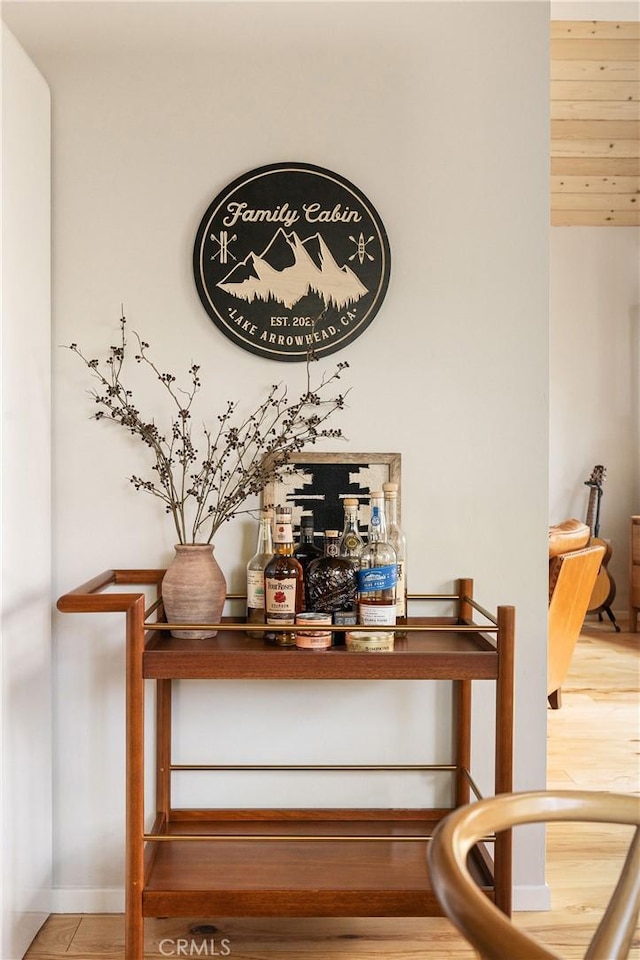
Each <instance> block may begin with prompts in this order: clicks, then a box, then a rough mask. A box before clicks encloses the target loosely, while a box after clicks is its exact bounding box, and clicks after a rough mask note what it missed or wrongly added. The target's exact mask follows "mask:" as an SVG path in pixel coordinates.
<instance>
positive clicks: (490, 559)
mask: <svg viewBox="0 0 640 960" xmlns="http://www.w3.org/2000/svg"><path fill="white" fill-rule="evenodd" d="M18 6H20V5H18ZM24 6H25V5H23V7H24ZM45 6H46V7H49V8H51V7H56V6H57V5H56V4H47V5H45ZM66 6H67V7H68V8H73V7H75V6H79V7H81V8H84V9H82V10H81V12H80V14H79V16H81V17H82V18H83V19H82V23H83V26H84V29H85V30H88V34H87V33H86V32H85V34H83V36H84V39H85V42H83V43H75V44H73V43H71V42H70V40H69V38H71V39H72V40H73V38H74V37H75V36H76V34H74V31H73V25H70V29H68V30H66V31H65V34H64V39H61V41H60V46H58V47H57V46H56V45H55V44H54V45H53V47H52V46H51V40H50V37H51V35H50V34H49V33H48V32H47V29H46V27H47V26H48V24H47V22H46V21H42V20H41V21H40V29H39V31H37V36H35V37H34V41H33V43H34V46H33V50H35V51H36V53H34V55H37V57H38V63H39V64H40V65H41V67H42V69H43V70H44V71H45V75H46V76H47V78H48V79H49V81H50V83H51V86H52V89H53V103H54V140H53V143H54V168H55V183H54V210H55V215H54V234H53V242H54V250H55V303H54V343H56V344H61V343H69V342H70V341H72V340H74V341H79V342H80V343H81V344H82V345H83V346H84V347H85V348H86V350H87V352H88V353H89V354H90V355H97V354H98V353H99V352H100V351H103V350H104V348H105V346H107V345H109V344H110V343H112V342H113V337H114V336H115V333H116V327H117V316H118V310H119V305H120V302H121V301H124V303H125V305H126V310H127V314H128V316H129V318H130V324H131V326H132V327H133V328H134V329H138V330H140V331H141V332H142V333H143V334H144V336H145V337H146V339H148V340H150V341H151V343H152V346H153V349H154V352H155V355H156V356H157V357H158V358H159V362H160V365H161V366H162V367H163V368H165V367H166V368H167V369H176V370H180V369H182V370H184V369H186V367H187V366H188V364H189V363H190V362H191V361H192V360H196V361H197V362H199V363H200V364H201V365H202V373H203V378H204V380H205V381H206V383H207V384H208V389H209V390H210V396H211V409H212V410H216V409H218V408H219V407H220V406H221V404H223V403H224V401H225V400H226V398H227V397H240V398H244V397H246V401H247V405H248V406H249V405H252V403H253V401H254V400H255V399H256V398H259V397H260V396H261V395H262V392H263V390H264V388H265V387H266V386H267V385H268V384H270V383H271V382H272V381H273V380H274V378H286V379H287V381H289V382H291V383H292V385H293V386H292V389H296V386H297V385H299V384H300V382H301V377H302V374H303V371H302V369H301V368H300V367H299V366H297V367H295V368H293V367H292V366H291V365H287V364H280V365H275V364H274V363H272V362H270V361H266V360H263V359H261V358H257V357H253V356H251V355H249V354H247V353H244V352H242V351H240V350H239V349H238V348H237V347H235V346H233V345H232V344H231V343H229V342H228V341H227V340H225V339H224V338H223V337H222V336H221V335H220V334H219V333H218V332H217V330H216V329H215V328H214V327H213V325H212V324H211V322H210V321H209V319H208V318H207V316H206V315H205V313H204V311H203V310H202V307H201V306H200V304H199V301H198V298H197V294H196V291H195V287H194V284H193V279H192V274H191V250H192V244H193V239H194V235H195V231H196V228H197V225H198V222H199V220H200V217H201V216H202V214H203V212H204V210H205V209H206V207H207V205H208V203H209V202H210V200H211V199H212V198H213V197H214V196H215V194H216V193H217V192H218V191H219V190H220V189H221V188H222V187H223V186H224V185H225V184H226V183H227V182H228V181H230V180H231V179H233V178H234V177H236V176H237V175H239V174H240V173H242V172H244V171H246V170H248V169H251V168H252V167H255V166H259V165H261V164H265V163H269V162H272V161H277V160H284V159H294V160H300V161H307V162H312V163H316V164H319V165H321V166H326V167H329V168H330V169H334V170H336V171H338V172H340V173H342V174H343V175H344V176H346V177H347V178H349V179H351V180H352V181H354V182H355V183H357V184H358V186H360V187H361V188H362V189H363V190H364V192H365V193H366V194H367V195H368V196H369V198H370V199H371V200H372V202H373V203H374V205H375V206H376V207H377V209H378V211H379V212H380V214H381V216H382V218H383V221H384V223H385V226H386V228H387V231H388V233H389V237H390V243H391V251H392V276H391V283H390V287H389V292H388V295H387V299H386V301H385V304H384V306H383V309H382V310H381V312H380V314H379V315H378V317H377V318H376V319H375V321H374V323H373V324H372V325H371V327H370V328H369V329H368V330H367V332H366V334H365V335H363V336H362V337H361V338H360V339H359V340H358V341H357V342H356V343H355V344H354V345H352V346H351V347H349V348H348V349H347V350H345V351H343V352H342V353H341V354H340V355H339V359H346V360H348V361H349V363H350V364H351V370H350V373H349V381H350V382H351V383H352V384H353V391H352V394H351V396H350V400H349V409H348V410H347V411H346V412H345V415H344V417H343V418H342V421H341V422H342V425H343V427H344V429H345V432H346V434H347V436H348V438H349V443H348V449H351V450H382V451H385V450H386V451H396V450H398V451H400V452H401V453H402V457H403V482H402V486H403V521H404V523H405V525H406V527H407V530H408V534H409V540H410V547H411V570H410V578H411V585H412V587H413V589H423V590H434V591H439V590H442V589H448V588H450V587H451V584H452V580H453V579H454V578H455V577H457V576H470V575H471V576H475V578H476V584H477V595H478V596H479V598H481V600H482V601H483V602H484V603H485V604H487V605H489V606H491V605H495V604H496V603H499V602H502V603H513V604H515V605H516V607H517V612H518V663H517V673H518V693H517V699H516V703H517V726H516V784H517V786H518V788H522V789H524V788H527V787H539V786H541V785H542V784H543V783H544V779H545V728H546V701H545V641H544V638H545V635H546V562H545V560H546V525H547V512H548V507H547V350H548V344H547V339H548V338H547V315H548V287H547V269H548V263H547V254H548V250H547V239H548V227H547V223H548V217H547V202H546V197H547V167H548V143H547V137H548V109H547V62H548V52H547V47H548V7H547V6H546V5H545V4H520V3H514V4H510V3H496V4H492V3H487V4H484V3H469V4H467V3H455V4H448V3H424V4H422V3H407V4H403V3H372V4H370V5H369V4H367V5H363V4H361V3H355V4H349V3H340V4H330V3H327V4H313V3H310V4H300V5H298V4H295V5H294V4H277V3H273V4H272V3H256V4H252V3H244V4H239V5H234V4H202V3H200V4H185V5H184V6H183V7H182V9H181V10H179V12H178V7H176V5H174V4H171V3H163V4H147V5H144V4H143V5H137V6H136V5H129V4H113V5H111V4H98V5H96V6H94V7H91V6H85V5H84V4H80V5H75V4H69V5H66ZM108 8H111V10H109V9H108ZM113 8H116V10H115V11H114V9H113ZM151 8H153V9H151ZM18 14H20V15H22V16H23V18H25V19H23V22H25V20H26V18H27V17H28V11H25V10H24V9H23V10H22V11H20V10H19V11H18ZM18 14H16V15H15V16H17V15H18ZM45 15H46V14H45V13H43V12H42V11H40V12H39V13H38V16H39V17H42V16H45ZM54 15H57V16H58V18H59V16H64V17H72V16H73V13H72V11H70V10H68V9H67V10H66V11H65V9H64V5H62V6H61V7H60V10H59V11H57V12H56V14H54ZM54 15H51V16H54ZM147 15H148V17H149V19H148V20H147V21H145V19H144V18H145V16H147ZM114 17H115V18H117V17H121V18H124V19H123V20H120V21H117V20H113V19H110V18H114ZM176 17H177V19H176ZM172 18H173V19H172ZM125 21H126V22H127V29H126V30H120V29H118V24H120V26H121V25H122V23H124V22H125ZM12 22H14V23H15V22H16V20H15V18H14V20H13V21H12ZM59 22H60V21H59V19H58V23H59ZM114 24H115V26H114ZM52 28H53V29H54V30H55V29H56V25H55V23H52ZM136 30H138V33H136ZM87 37H88V39H87ZM118 37H120V38H121V41H122V42H117V43H112V44H110V43H109V42H108V41H109V38H118ZM136 37H140V38H141V39H140V40H138V41H137V40H136ZM47 40H48V41H49V48H48V49H47V48H46V43H47ZM329 365H330V364H327V366H329ZM54 376H55V389H56V392H55V422H54V444H55V460H54V467H55V511H54V517H55V520H54V543H55V589H56V591H57V592H63V591H65V590H68V589H69V588H71V587H73V586H75V585H77V584H78V583H81V582H82V581H83V580H85V579H87V578H88V577H89V576H91V575H93V574H94V573H96V572H98V571H99V570H101V569H104V568H107V567H111V566H129V567H136V566H143V567H147V566H155V565H158V566H160V565H163V564H164V563H166V562H167V561H168V560H169V558H170V556H171V553H172V549H171V545H172V542H173V535H172V532H171V527H170V524H169V523H168V522H167V520H166V518H165V517H164V515H163V514H162V513H161V511H159V510H157V509H156V504H155V503H154V502H153V501H149V502H147V501H145V499H144V498H143V497H142V496H140V495H135V494H134V492H133V491H132V490H131V488H130V486H129V484H128V483H127V482H126V480H125V479H124V478H125V477H126V476H127V475H128V474H129V473H130V472H132V471H134V470H137V469H143V466H142V464H143V459H142V452H141V451H138V450H136V449H135V447H132V446H131V444H130V443H129V442H128V440H127V438H126V437H123V436H117V435H115V434H114V433H113V431H110V430H109V429H108V428H107V427H106V425H104V424H95V423H93V422H89V420H88V417H89V415H90V413H91V407H90V403H89V402H88V400H87V399H86V389H87V386H88V384H87V379H86V377H85V375H84V371H83V369H81V367H80V366H79V365H78V363H77V362H74V358H73V357H72V356H71V355H70V354H69V353H67V352H63V351H61V350H56V351H55V352H54ZM156 396H157V393H156V391H155V389H154V385H153V384H151V385H149V386H147V385H142V386H140V387H139V389H137V390H136V399H137V400H138V402H139V404H140V405H141V406H142V405H144V406H145V407H147V408H148V407H149V406H151V407H152V406H153V403H154V398H155V397H156ZM374 399H376V400H380V399H381V400H382V401H383V402H382V404H380V403H376V407H375V409H376V414H375V416H374V415H373V409H374ZM253 541H254V531H253V527H252V526H251V525H250V524H243V523H242V522H236V523H234V524H233V525H230V526H229V527H227V528H225V529H224V531H223V532H222V533H221V535H220V537H219V540H218V542H217V551H216V553H217V557H218V559H219V561H220V562H221V565H222V567H223V569H224V570H225V572H226V574H227V577H228V580H229V584H230V588H231V589H232V590H233V589H241V588H242V586H243V569H244V564H245V562H246V559H247V557H248V555H249V554H250V552H251V550H252V547H253ZM122 628H123V624H122V622H121V621H120V620H119V618H117V617H106V616H105V617H102V618H100V617H95V616H94V617H91V616H75V617H72V616H62V615H60V616H58V617H57V618H56V621H55V638H56V658H55V704H56V726H55V736H56V766H55V885H56V888H57V894H56V901H55V905H56V908H57V909H69V910H79V909H119V908H120V907H121V905H122V900H121V896H120V893H119V892H118V891H119V890H120V888H121V885H122V834H123V717H122V709H123V654H122V638H123V629H122ZM476 686H478V687H479V688H481V687H482V685H481V684H478V685H476ZM478 693H479V695H480V696H481V704H482V709H480V710H479V711H478V713H479V717H478V720H479V724H480V728H481V731H482V732H481V734H480V735H478V736H477V737H476V747H477V757H476V772H478V771H479V772H478V776H479V778H480V780H481V781H482V782H484V783H485V785H488V783H489V779H490V771H491V757H490V755H489V754H490V751H488V750H487V746H486V737H487V736H488V730H489V729H490V727H489V721H488V719H487V714H489V713H490V710H489V704H487V703H486V697H485V696H484V694H485V693H486V691H483V690H482V689H479V691H478ZM181 694H183V695H182V696H180V697H179V698H178V705H177V711H176V712H177V714H178V717H179V719H180V723H181V727H180V731H179V732H178V733H177V735H176V749H177V752H178V754H179V756H182V757H183V758H184V760H185V762H186V760H187V758H188V759H191V760H195V759H197V758H200V759H203V760H204V759H211V760H213V759H218V760H222V761H223V760H225V759H231V758H235V759H239V760H241V759H245V760H251V759H264V760H266V759H267V758H268V757H274V759H276V758H288V759H290V760H292V761H295V760H303V759H308V760H309V761H313V760H314V759H318V758H321V759H325V760H333V761H338V762H339V761H341V760H348V759H356V758H357V759H360V760H366V759H368V758H369V759H371V760H374V759H377V760H379V761H380V762H385V761H387V762H388V761H391V760H393V759H396V760H399V761H406V762H410V761H411V760H412V759H413V760H414V761H418V760H423V761H425V762H428V761H429V760H430V759H436V758H438V757H439V758H442V754H443V753H444V752H445V748H446V746H447V744H448V742H449V738H450V726H449V719H448V712H447V707H448V702H449V696H448V691H447V689H446V688H445V689H444V690H443V689H442V687H436V686H430V685H427V686H426V687H425V685H418V684H411V683H404V684H389V685H383V684H364V683H352V684H340V683H334V684H309V685H300V684H295V683H283V684H279V685H278V684H264V683H253V684H233V683H225V684H217V685H216V684H193V685H190V686H189V689H188V691H186V692H184V691H181ZM365 721H366V722H365ZM345 730H348V731H349V737H348V738H347V737H345ZM327 744H330V745H331V751H330V753H331V756H330V757H327V755H326V745H327ZM216 783H217V781H216ZM299 784H300V781H298V779H296V781H295V784H294V785H292V784H290V783H285V784H284V786H276V785H271V784H267V786H262V781H261V786H260V787H259V788H258V787H256V786H255V784H254V782H253V781H252V780H248V779H244V780H241V781H238V780H233V781H230V782H226V781H225V782H223V785H222V788H221V789H222V793H221V794H218V795H216V799H217V800H218V801H219V802H221V803H223V804H225V803H234V802H240V803H243V802H245V803H246V802H247V798H248V797H251V796H252V795H254V794H255V791H256V790H258V791H259V795H260V803H262V804H264V805H268V804H269V803H276V802H280V801H283V800H284V801H285V802H289V803H293V804H295V803H298V802H302V803H304V802H307V801H309V798H310V797H312V801H311V802H313V803H314V804H318V803H326V804H327V805H331V804H335V803H336V794H337V793H339V802H340V803H341V804H349V803H353V804H358V803H362V802H364V803H370V804H373V805H381V806H388V805H393V804H403V803H420V802H421V801H423V800H424V786H425V785H424V784H422V783H416V782H410V783H408V784H402V785H401V787H402V789H401V788H400V787H398V786H397V785H396V784H395V782H394V783H391V782H390V781H388V780H386V779H379V778H376V779H375V780H374V781H371V780H368V779H366V778H364V782H363V781H358V780H356V779H355V778H354V780H351V779H350V780H348V781H347V783H346V785H344V781H340V786H338V784H337V783H336V782H335V780H334V779H331V780H328V781H326V782H323V783H321V784H319V785H317V786H314V785H313V784H309V783H305V782H302V783H301V784H300V785H299ZM298 785H299V786H298ZM427 786H428V785H427ZM247 787H249V791H252V790H253V791H254V794H252V793H251V792H249V793H247ZM294 788H295V790H296V792H295V794H294V792H293V791H294ZM419 788H421V790H419ZM421 791H422V792H421ZM178 796H179V797H180V798H181V799H182V800H190V799H193V798H194V796H195V790H194V789H193V788H192V786H191V784H189V783H187V784H186V785H185V786H182V787H181V788H180V789H179V791H178ZM249 802H250V801H249ZM516 877H517V882H518V884H519V885H520V893H521V899H520V902H521V903H524V902H527V903H528V904H530V905H538V906H540V905H543V904H545V903H546V898H545V895H544V890H543V887H542V884H543V852H542V843H541V835H540V833H536V832H535V831H534V832H532V833H530V834H528V836H527V838H526V840H523V842H522V843H520V844H519V846H518V854H517V864H516ZM114 891H115V892H114ZM527 896H528V900H526V899H524V898H526V897H527Z"/></svg>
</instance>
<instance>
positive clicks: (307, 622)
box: [296, 610, 332, 650]
mask: <svg viewBox="0 0 640 960" xmlns="http://www.w3.org/2000/svg"><path fill="white" fill-rule="evenodd" d="M296 623H297V624H300V625H301V626H302V625H304V626H305V627H316V626H317V627H318V628H319V629H318V630H300V631H298V632H297V633H296V647H298V649H299V650H328V649H329V647H330V646H331V623H332V621H331V614H330V613H322V612H319V611H314V610H309V611H306V612H305V613H298V614H296ZM327 628H328V629H327Z"/></svg>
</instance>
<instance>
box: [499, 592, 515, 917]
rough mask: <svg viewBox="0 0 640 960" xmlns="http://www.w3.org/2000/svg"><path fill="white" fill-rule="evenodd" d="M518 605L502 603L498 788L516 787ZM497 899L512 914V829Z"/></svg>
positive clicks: (504, 841)
mask: <svg viewBox="0 0 640 960" xmlns="http://www.w3.org/2000/svg"><path fill="white" fill-rule="evenodd" d="M514 637H515V608H514V607H498V680H497V684H496V758H495V762H496V769H495V792H496V794H499V793H511V791H512V790H513V707H514V704H513V675H514V652H515V649H514V648H515V641H514ZM494 886H495V903H496V906H497V907H499V908H500V909H501V910H502V912H503V913H506V915H507V916H511V909H512V840H511V830H505V831H504V832H503V833H500V834H498V836H497V837H496V841H495V856H494Z"/></svg>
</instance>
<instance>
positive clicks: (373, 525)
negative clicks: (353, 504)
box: [358, 492, 398, 626]
mask: <svg viewBox="0 0 640 960" xmlns="http://www.w3.org/2000/svg"><path fill="white" fill-rule="evenodd" d="M370 503H371V517H370V520H369V538H368V542H367V544H366V546H365V547H364V548H363V550H362V553H361V554H360V569H359V570H358V621H359V623H362V624H367V625H369V624H370V625H372V626H374V625H376V624H377V625H380V626H382V625H384V626H387V625H390V626H392V625H395V622H396V583H397V579H398V568H397V557H396V551H395V550H394V548H393V546H392V545H391V544H390V543H389V541H388V540H387V528H386V522H385V514H384V497H383V495H382V493H378V492H376V493H372V494H371V496H370Z"/></svg>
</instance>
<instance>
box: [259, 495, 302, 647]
mask: <svg viewBox="0 0 640 960" xmlns="http://www.w3.org/2000/svg"><path fill="white" fill-rule="evenodd" d="M303 589H304V585H303V579H302V566H301V565H300V563H299V562H298V561H297V560H296V558H295V557H294V555H293V532H292V529H291V508H290V507H276V518H275V524H274V528H273V556H272V557H271V560H269V562H268V563H267V565H266V567H265V568H264V612H265V624H267V625H269V624H273V625H274V626H276V625H278V626H282V625H283V624H291V625H293V624H294V623H295V619H296V613H300V611H301V610H302V604H303V600H304V595H303ZM265 640H266V641H267V642H268V643H275V644H277V646H280V647H295V645H296V635H295V631H293V630H292V631H288V630H287V631H278V632H275V631H268V630H266V631H265Z"/></svg>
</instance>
